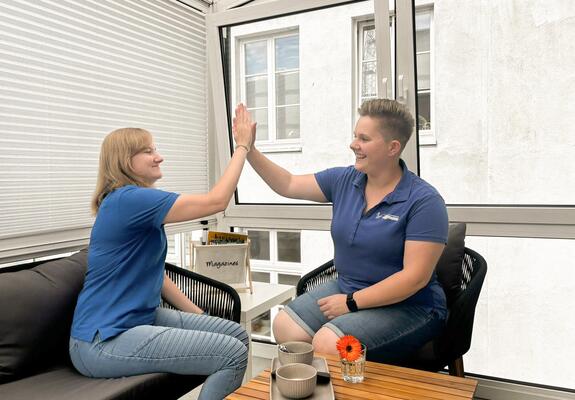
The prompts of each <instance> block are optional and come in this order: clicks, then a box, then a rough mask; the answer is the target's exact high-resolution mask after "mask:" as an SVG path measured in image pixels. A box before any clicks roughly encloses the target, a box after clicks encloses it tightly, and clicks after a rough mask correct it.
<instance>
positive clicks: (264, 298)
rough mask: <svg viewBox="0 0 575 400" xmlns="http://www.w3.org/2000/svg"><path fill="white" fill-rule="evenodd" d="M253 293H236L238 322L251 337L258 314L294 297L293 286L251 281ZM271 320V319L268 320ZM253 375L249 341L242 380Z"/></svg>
mask: <svg viewBox="0 0 575 400" xmlns="http://www.w3.org/2000/svg"><path fill="white" fill-rule="evenodd" d="M253 285H254V292H253V293H249V292H246V293H238V294H239V296H240V300H241V302H242V308H241V313H240V324H241V325H242V326H243V327H244V329H245V330H246V332H247V333H248V335H249V337H250V342H251V337H252V320H254V319H255V318H256V317H258V316H259V315H260V314H263V313H264V312H266V311H268V310H269V309H270V308H272V307H275V306H277V305H279V304H281V303H283V302H284V301H286V300H290V299H292V298H293V297H295V293H296V292H295V286H291V285H280V284H273V283H265V282H253ZM270 322H271V321H270ZM252 377H253V371H252V345H251V343H250V350H249V354H248V367H247V370H246V375H245V376H244V382H245V381H247V380H250V379H251V378H252Z"/></svg>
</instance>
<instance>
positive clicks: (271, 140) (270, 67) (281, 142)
mask: <svg viewBox="0 0 575 400" xmlns="http://www.w3.org/2000/svg"><path fill="white" fill-rule="evenodd" d="M290 36H297V37H298V40H299V29H298V27H292V28H287V29H281V30H272V31H269V32H262V33H258V34H257V35H245V36H243V35H242V36H239V37H236V38H235V42H236V43H234V45H235V47H236V55H239V57H237V59H238V60H239V62H238V65H237V68H236V69H237V70H239V72H238V78H237V80H236V87H235V88H233V90H232V93H234V92H235V93H237V94H238V95H237V96H233V97H237V100H236V103H238V102H242V103H244V104H247V101H246V95H247V94H246V92H247V84H246V79H247V76H246V72H245V45H246V44H247V43H253V42H259V41H265V42H266V49H267V71H266V74H265V75H266V79H267V105H266V109H267V116H268V139H267V140H256V143H257V146H258V150H260V151H261V152H262V153H272V152H290V151H301V149H302V140H301V135H300V137H298V138H295V139H278V137H277V136H278V134H277V110H278V109H279V108H280V107H284V106H278V105H277V103H276V93H277V92H276V76H277V74H278V71H276V68H275V66H276V60H275V41H276V39H278V38H284V37H290ZM298 53H299V47H298ZM298 61H299V54H298ZM294 71H297V73H298V91H299V73H300V68H299V62H298V68H297V70H295V69H294V70H290V71H289V72H294ZM282 72H283V71H282ZM300 104H301V103H298V104H297V107H298V110H301V108H300ZM295 105H296V104H290V105H289V106H295ZM254 108H255V107H254ZM298 122H299V121H298Z"/></svg>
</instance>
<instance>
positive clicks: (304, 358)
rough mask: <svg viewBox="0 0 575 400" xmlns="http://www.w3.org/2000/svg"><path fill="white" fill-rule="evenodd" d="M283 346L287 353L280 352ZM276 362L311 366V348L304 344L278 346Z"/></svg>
mask: <svg viewBox="0 0 575 400" xmlns="http://www.w3.org/2000/svg"><path fill="white" fill-rule="evenodd" d="M282 346H285V348H286V349H287V350H288V351H283V350H281V347H282ZM278 360H279V361H280V363H281V364H282V365H283V364H290V363H302V364H308V365H311V363H312V362H313V346H312V345H311V343H306V342H285V343H282V344H281V345H278Z"/></svg>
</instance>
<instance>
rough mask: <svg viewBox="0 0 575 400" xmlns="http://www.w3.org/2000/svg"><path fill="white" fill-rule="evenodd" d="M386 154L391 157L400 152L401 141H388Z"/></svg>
mask: <svg viewBox="0 0 575 400" xmlns="http://www.w3.org/2000/svg"><path fill="white" fill-rule="evenodd" d="M388 154H389V156H391V157H395V156H398V155H399V154H401V143H400V142H399V140H395V139H394V140H392V141H391V142H390V143H389V147H388Z"/></svg>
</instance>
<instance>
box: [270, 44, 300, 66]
mask: <svg viewBox="0 0 575 400" xmlns="http://www.w3.org/2000/svg"><path fill="white" fill-rule="evenodd" d="M275 49H276V71H284V70H288V69H295V68H299V36H288V37H283V38H277V39H276V40H275Z"/></svg>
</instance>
